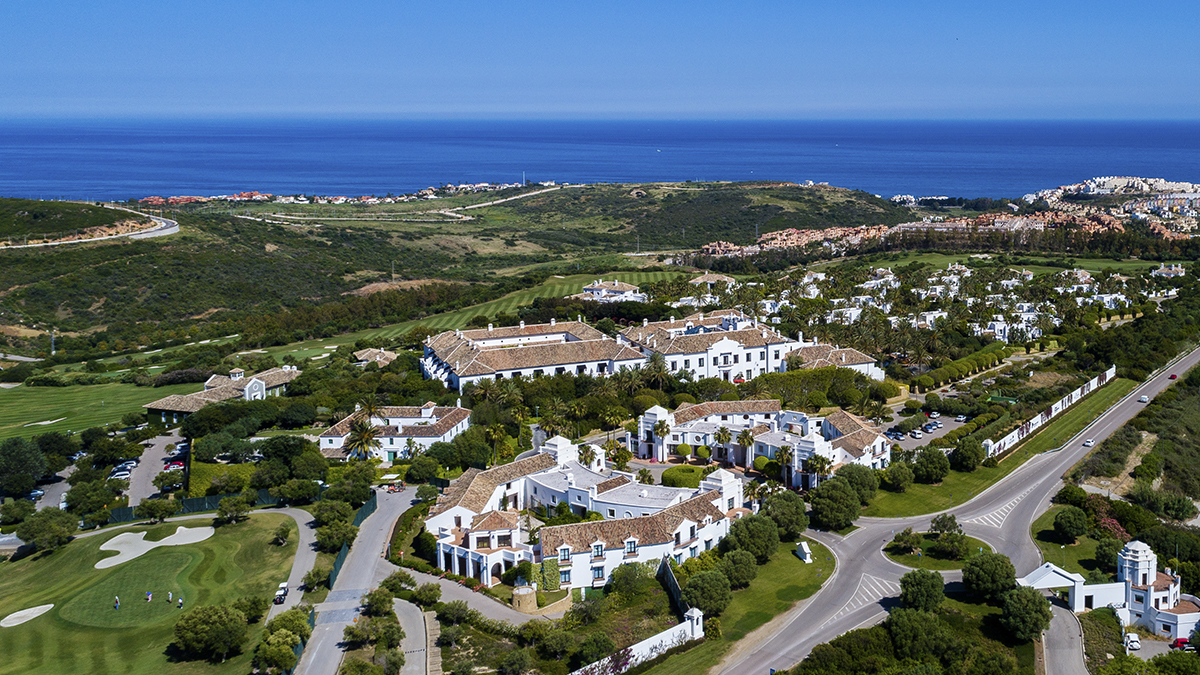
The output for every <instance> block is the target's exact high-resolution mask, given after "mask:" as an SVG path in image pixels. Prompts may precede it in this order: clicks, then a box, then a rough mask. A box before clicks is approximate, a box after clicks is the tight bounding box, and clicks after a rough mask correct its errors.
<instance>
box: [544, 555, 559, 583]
mask: <svg viewBox="0 0 1200 675" xmlns="http://www.w3.org/2000/svg"><path fill="white" fill-rule="evenodd" d="M541 569H542V585H541V588H542V590H546V591H557V590H558V589H559V588H560V586H559V581H558V558H555V557H553V556H550V557H547V558H542V564H541Z"/></svg>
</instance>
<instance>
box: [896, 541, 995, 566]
mask: <svg viewBox="0 0 1200 675" xmlns="http://www.w3.org/2000/svg"><path fill="white" fill-rule="evenodd" d="M936 541H937V538H936V537H935V536H934V535H931V534H929V533H928V532H926V533H925V534H923V535H922V539H921V555H919V556H918V555H912V554H910V553H899V552H896V551H895V550H893V547H891V546H888V547H887V548H885V549H884V555H886V556H887V557H889V558H891V559H892V560H893V561H895V562H897V563H900V564H901V565H904V566H905V567H919V568H921V569H927V570H960V569H962V568H963V566H964V565H966V564H967V561H968V560H970V559H971V558H972V557H973V556H976V555H979V553H980V549H983V550H984V551H992V547H991V546H990V545H988V543H987V542H983V541H980V540H978V539H976V538H974V537H967V543H969V544H970V545H971V546H970V551H971V552H970V553H968V554H967V557H966V558H964V559H962V560H947V559H945V558H939V557H937V556H936V555H934V554H933V553H932V551H931V550H930V549H932V548H933V544H934V542H936Z"/></svg>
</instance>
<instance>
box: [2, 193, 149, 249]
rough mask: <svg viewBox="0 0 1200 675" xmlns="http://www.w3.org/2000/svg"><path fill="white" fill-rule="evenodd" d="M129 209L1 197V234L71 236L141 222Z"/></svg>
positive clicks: (15, 236)
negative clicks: (125, 223) (85, 231)
mask: <svg viewBox="0 0 1200 675" xmlns="http://www.w3.org/2000/svg"><path fill="white" fill-rule="evenodd" d="M143 220H145V219H143V218H138V217H137V216H135V215H134V214H131V213H129V212H128V211H119V210H115V209H108V208H104V207H101V206H95V205H91V204H80V203H78V202H48V201H37V200H32V199H4V198H0V238H3V239H5V240H7V239H8V238H10V237H11V238H12V239H13V242H12V243H14V244H17V243H21V242H19V241H17V238H22V239H23V238H24V237H25V236H26V235H28V236H30V237H34V236H36V237H39V238H43V237H46V236H47V235H58V236H67V235H70V234H74V233H75V232H76V231H79V232H83V231H84V230H91V229H93V228H108V227H112V226H114V225H116V224H118V223H124V222H127V221H137V222H141V221H143Z"/></svg>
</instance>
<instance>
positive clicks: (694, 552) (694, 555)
mask: <svg viewBox="0 0 1200 675" xmlns="http://www.w3.org/2000/svg"><path fill="white" fill-rule="evenodd" d="M688 554H689V555H690V556H691V557H693V558H695V557H696V547H695V546H693V547H691V548H690V549H688Z"/></svg>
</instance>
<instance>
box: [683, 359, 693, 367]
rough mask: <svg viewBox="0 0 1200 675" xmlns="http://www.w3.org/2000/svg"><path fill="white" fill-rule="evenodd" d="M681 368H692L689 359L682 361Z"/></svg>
mask: <svg viewBox="0 0 1200 675" xmlns="http://www.w3.org/2000/svg"><path fill="white" fill-rule="evenodd" d="M683 367H684V368H691V367H692V360H691V359H684V360H683Z"/></svg>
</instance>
